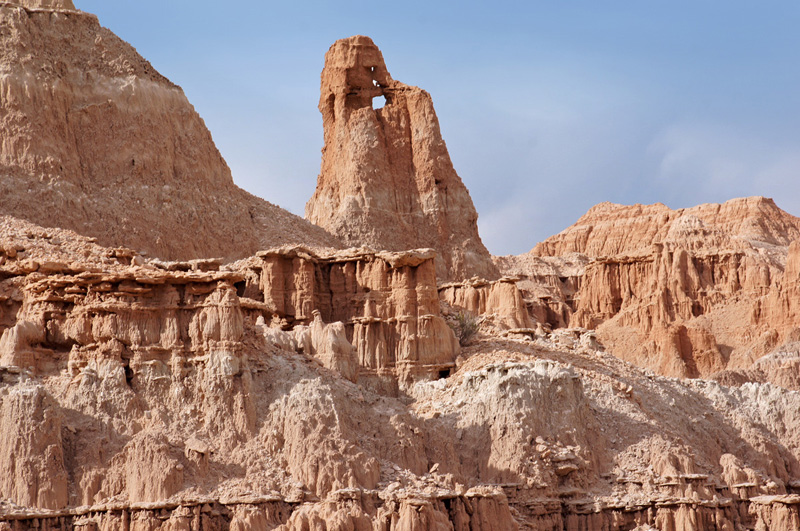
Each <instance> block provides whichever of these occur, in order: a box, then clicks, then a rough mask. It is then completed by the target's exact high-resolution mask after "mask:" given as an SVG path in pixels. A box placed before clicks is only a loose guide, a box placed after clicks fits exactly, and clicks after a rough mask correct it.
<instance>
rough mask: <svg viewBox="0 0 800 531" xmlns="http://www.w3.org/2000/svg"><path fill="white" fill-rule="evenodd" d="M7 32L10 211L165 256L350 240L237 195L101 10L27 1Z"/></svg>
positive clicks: (184, 116) (1, 205) (6, 21)
mask: <svg viewBox="0 0 800 531" xmlns="http://www.w3.org/2000/svg"><path fill="white" fill-rule="evenodd" d="M0 26H2V28H3V31H2V32H0V93H2V95H3V97H2V99H0V137H2V142H0V212H2V213H4V214H10V215H14V216H16V217H18V218H23V219H27V220H30V221H32V222H34V223H37V224H39V225H44V226H51V227H55V226H57V227H66V228H70V229H73V230H75V231H77V232H79V233H81V234H84V235H87V236H93V237H96V238H98V241H99V242H101V243H103V244H105V245H108V246H112V247H113V246H119V245H124V246H127V247H132V248H135V249H138V250H139V251H141V252H148V253H150V254H151V255H153V256H159V257H162V258H165V259H190V258H200V257H209V256H218V257H224V258H228V259H237V258H243V257H245V256H249V255H251V254H252V253H254V252H255V251H257V250H258V249H263V248H266V247H271V246H275V245H282V244H285V243H303V244H305V245H310V246H315V245H316V246H333V247H337V246H339V243H338V242H337V240H336V239H335V238H334V237H332V236H331V235H329V234H327V233H325V231H323V230H322V229H320V228H318V227H315V226H313V225H311V224H310V223H308V222H306V221H304V220H302V219H300V218H299V217H297V216H294V215H293V214H290V213H288V212H286V211H284V210H282V209H280V208H278V207H276V206H274V205H271V204H270V203H268V202H266V201H263V200H261V199H259V198H256V197H254V196H252V195H250V194H248V193H247V192H245V191H243V190H241V189H239V188H238V187H236V186H235V185H234V183H233V179H232V177H231V172H230V170H229V168H228V166H227V164H226V163H225V161H224V160H223V158H222V156H221V155H220V153H219V151H218V150H217V148H216V146H215V145H214V143H213V141H212V139H211V134H210V133H209V131H208V129H206V127H205V124H204V123H203V120H202V119H201V118H200V116H198V114H197V112H195V110H194V108H193V107H192V105H191V104H190V103H189V102H188V101H187V99H186V97H185V96H184V94H183V91H182V90H181V89H180V87H177V86H176V85H174V84H172V83H171V82H169V81H168V80H167V79H166V78H164V77H163V76H162V75H160V74H159V73H158V72H156V71H155V70H154V69H153V67H152V66H151V65H150V63H148V62H147V61H146V60H145V59H143V58H142V57H141V56H140V55H139V54H137V53H136V51H135V50H134V49H133V48H132V47H131V46H130V45H128V44H127V43H125V42H123V41H122V40H120V39H119V38H118V37H117V36H115V35H114V34H113V33H111V32H110V31H109V30H107V29H105V28H103V27H101V26H100V24H99V23H98V20H97V18H96V17H95V16H93V15H90V14H87V13H83V12H80V11H75V9H74V6H73V5H72V2H71V1H69V0H23V1H19V2H10V3H9V2H5V3H3V4H2V5H0ZM199 235H202V236H199Z"/></svg>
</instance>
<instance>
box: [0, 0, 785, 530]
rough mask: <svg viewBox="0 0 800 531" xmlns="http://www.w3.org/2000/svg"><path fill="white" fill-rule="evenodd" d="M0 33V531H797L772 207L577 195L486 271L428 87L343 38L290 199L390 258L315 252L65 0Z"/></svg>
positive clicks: (14, 13) (6, 15)
mask: <svg viewBox="0 0 800 531" xmlns="http://www.w3.org/2000/svg"><path fill="white" fill-rule="evenodd" d="M0 24H2V28H3V29H4V31H0V42H2V43H3V61H2V63H1V64H0V67H1V68H2V69H3V70H2V72H3V75H2V77H0V83H2V88H3V94H4V98H3V101H2V103H0V110H2V112H3V114H2V115H0V127H2V128H4V129H3V134H4V136H3V145H2V148H0V157H2V161H3V171H4V172H5V173H3V175H2V179H0V183H2V186H4V187H6V188H7V190H8V191H10V192H9V193H11V194H12V195H10V196H6V195H4V196H2V197H0V204H5V203H2V202H3V201H5V202H6V203H7V205H8V206H9V208H10V207H13V210H11V211H12V212H14V213H16V214H17V216H16V217H14V216H9V215H3V216H0V531H18V530H29V529H36V530H37V531H50V530H59V531H68V530H75V529H80V530H87V531H88V530H97V529H103V530H109V531H113V530H121V531H122V530H142V531H144V530H146V531H156V530H159V531H179V530H180V531H182V530H186V529H192V530H201V529H205V530H228V529H233V530H237V531H249V530H281V531H295V530H296V531H301V530H303V531H307V530H320V531H321V530H331V529H338V530H364V531H366V530H373V531H378V530H381V531H396V530H422V529H436V530H443V531H444V530H458V531H468V530H470V531H475V530H516V529H530V530H537V531H538V530H541V531H556V530H568V531H588V530H594V529H602V530H609V531H631V530H638V531H647V530H652V529H658V530H660V531H667V530H669V531H676V530H683V531H700V530H703V531H706V530H719V531H735V530H740V529H742V530H751V529H753V530H756V529H757V530H759V531H789V530H792V531H794V530H796V529H798V528H800V431H798V426H800V395H799V394H798V392H797V391H792V390H790V389H791V388H798V387H800V377H798V376H797V374H798V367H800V346H799V345H800V333H798V329H797V323H798V319H800V303H798V301H800V243H798V237H799V236H800V223H798V219H797V218H794V217H793V216H789V215H788V214H786V213H784V212H782V211H780V210H779V209H777V207H775V205H774V203H772V202H771V201H769V200H765V199H762V198H751V199H746V200H735V201H731V202H729V203H726V204H724V205H702V206H700V207H696V208H694V209H686V210H680V211H671V210H669V209H666V207H663V206H659V205H655V206H650V207H642V206H634V207H622V206H614V205H609V204H604V205H599V206H598V207H596V208H595V209H593V210H592V211H590V213H589V214H587V216H585V217H584V218H582V219H581V221H580V222H579V224H578V225H577V226H576V227H574V228H572V229H568V230H567V231H565V232H564V233H562V234H560V235H557V236H556V237H554V238H553V239H551V240H548V241H547V242H544V243H543V244H541V245H540V246H537V248H536V250H535V251H534V253H531V254H529V255H526V256H521V257H500V258H497V259H496V260H495V262H496V264H497V266H498V268H499V269H501V270H503V272H504V274H505V276H503V277H502V278H498V275H496V274H495V273H496V271H495V269H494V266H492V265H491V264H490V263H489V262H488V253H486V251H485V249H484V248H483V247H482V245H481V244H480V240H479V239H478V238H477V231H476V230H475V226H474V208H473V207H472V204H471V201H469V196H468V194H467V192H466V190H465V189H464V187H463V184H462V183H461V182H460V180H459V179H458V177H457V176H456V175H455V173H454V172H453V170H452V166H451V165H450V162H449V159H448V157H447V153H446V150H445V148H444V144H443V142H442V141H441V137H440V135H439V133H438V127H437V126H436V119H435V114H433V109H432V106H431V104H430V98H429V96H428V95H427V94H426V93H424V92H423V91H421V90H419V89H416V88H414V87H408V86H406V85H402V84H400V83H397V82H395V81H393V80H392V79H391V78H390V77H389V75H388V72H386V70H385V66H384V65H383V61H382V58H381V57H380V52H379V51H378V50H377V48H376V47H374V45H373V44H372V43H371V41H369V40H368V39H366V38H364V37H354V38H351V39H347V40H344V41H339V42H338V43H337V44H335V45H334V47H333V48H332V49H331V51H329V57H328V61H326V70H325V72H323V98H322V100H321V110H322V111H323V115H324V119H325V124H326V130H325V134H326V151H325V154H324V156H323V175H321V176H320V186H321V187H320V188H318V190H317V192H318V193H317V194H315V198H314V199H313V200H312V202H311V203H310V207H309V208H310V209H311V210H312V211H315V212H317V214H316V215H318V216H323V215H324V213H326V212H327V215H329V216H331V217H332V218H337V216H339V215H341V217H339V218H337V219H338V220H339V221H338V222H340V223H341V225H339V226H338V228H337V230H336V233H337V234H339V235H342V236H346V237H348V238H349V237H350V236H352V235H354V236H353V237H356V236H357V237H358V240H357V241H358V242H359V243H360V242H361V241H362V240H361V238H365V239H367V240H368V238H372V237H374V238H375V241H377V242H378V243H376V244H374V247H377V248H379V249H380V248H384V249H385V248H390V247H392V246H394V245H397V246H400V247H402V248H394V249H391V250H373V249H368V248H360V247H359V248H351V249H347V250H341V249H340V250H334V249H319V248H316V247H318V246H319V245H323V244H325V243H330V242H333V243H336V242H335V241H333V240H332V239H331V237H330V236H326V234H325V233H324V232H321V229H319V230H317V231H316V232H315V231H314V230H313V229H309V225H308V224H305V223H302V222H300V221H298V220H297V219H294V218H287V217H286V215H285V213H281V212H282V211H279V210H271V208H272V207H270V206H269V205H266V204H264V203H259V202H258V201H255V200H253V199H252V198H249V199H248V198H247V197H244V196H243V195H242V194H243V193H242V192H240V191H237V190H238V189H236V188H235V187H234V186H233V184H232V182H231V181H230V175H229V173H228V172H227V169H226V168H225V167H224V162H223V161H222V160H221V158H219V154H218V153H217V152H216V151H215V150H214V149H213V144H211V142H210V137H209V135H208V132H207V131H206V130H205V128H204V127H203V126H202V122H201V121H200V119H199V118H198V117H197V115H196V113H194V111H193V110H192V109H191V107H190V106H189V105H188V103H186V101H185V99H184V98H183V96H182V94H181V93H180V90H179V89H177V88H176V87H174V86H172V85H171V84H170V83H169V82H168V81H166V80H165V79H163V78H162V77H161V76H159V75H158V74H156V73H155V72H153V71H152V68H151V67H150V66H149V65H148V64H147V63H146V62H145V61H144V60H143V59H141V58H140V57H139V56H138V55H136V54H135V52H133V51H132V49H131V48H130V47H129V46H127V45H126V44H124V43H122V42H121V41H119V40H118V39H116V38H115V37H113V35H111V34H110V33H109V32H107V31H106V30H103V29H102V28H100V27H99V25H98V24H97V21H96V19H94V18H93V17H91V16H90V15H87V14H85V13H81V12H78V11H75V10H74V6H73V5H72V4H71V2H70V0H26V1H24V2H6V3H3V4H0ZM326 83H327V84H326ZM378 95H384V96H386V97H387V100H388V104H387V106H386V107H384V109H382V110H379V111H377V112H375V111H373V110H372V109H371V106H370V105H369V100H370V99H371V98H372V97H374V96H378ZM54 109H55V111H54ZM159 113H160V114H159ZM326 113H327V114H326ZM156 115H158V116H159V117H160V119H159V120H156V119H155V118H154V117H155V116H156ZM6 133H8V134H6ZM362 134H363V135H365V136H359V135H362ZM348 135H349V136H348ZM370 135H372V136H370ZM348 138H355V140H354V141H352V142H351V141H349V140H348ZM364 138H370V139H372V140H371V142H372V143H365V141H364ZM126 150H127V151H126ZM128 157H132V158H131V159H130V160H132V161H133V163H132V164H130V167H129V166H128V163H129V159H128ZM382 157H383V158H382ZM139 164H141V168H142V171H141V172H139V170H138V168H139ZM348 168H349V170H348V171H350V170H352V171H353V172H354V173H353V174H346V175H345V174H340V173H336V172H338V171H339V170H343V169H348ZM398 168H400V169H398ZM402 168H405V169H402ZM373 170H375V172H374V173H375V175H373V173H371V172H373ZM331 172H333V173H331ZM348 175H349V177H348ZM353 175H355V177H354V178H353V179H350V177H352V176H353ZM323 176H326V177H325V178H324V179H323ZM364 176H367V177H368V178H367V177H364ZM328 177H330V178H329V179H328ZM340 178H341V179H340ZM348 179H350V180H348ZM162 185H163V190H162V191H161V192H158V193H159V194H162V195H158V194H156V192H154V190H156V191H158V190H161V189H160V188H159V187H162ZM323 185H324V186H323ZM392 185H396V186H397V187H398V188H396V189H395V188H392V187H391V186H392ZM18 186H22V188H16V187H18ZM340 186H341V187H342V190H345V192H346V193H345V192H343V195H338V191H337V190H339V188H338V187H340ZM167 187H168V188H167ZM347 187H351V188H347ZM26 190H27V193H26V192H25V191H26ZM321 190H322V191H323V192H325V193H324V194H323V193H322V192H321ZM398 190H399V192H398V193H397V194H395V196H394V197H395V199H386V197H390V196H393V194H394V192H395V191H398ZM334 191H337V192H336V193H334ZM112 192H113V193H112ZM81 194H83V195H81ZM153 194H156V195H153ZM236 194H239V195H238V196H237V195H236ZM242 197H244V199H242ZM153 198H156V199H157V200H158V201H161V200H162V199H165V198H166V199H169V201H166V204H165V205H163V206H160V207H158V208H160V209H161V210H159V209H158V208H156V206H154V205H159V203H158V202H157V201H156V200H155V199H153ZM237 198H238V199H237ZM62 200H63V201H64V205H66V206H63V207H62V206H60V203H59V202H60V201H62ZM148 201H149V202H148ZM336 201H341V202H342V203H341V204H342V205H344V206H342V207H341V208H339V206H335V205H338V204H339V203H336ZM170 205H172V206H170ZM259 205H260V206H259ZM348 205H349V206H348ZM173 207H174V208H175V211H176V212H181V213H182V214H181V215H180V216H178V217H177V218H176V217H171V216H172V214H171V213H170V212H171V211H170V209H171V208H173ZM4 208H5V207H4ZM243 208H244V209H245V210H244V212H245V213H247V214H248V215H244V216H243V217H244V220H242V219H241V217H242V216H239V214H237V212H239V213H240V212H241V209H243ZM59 209H60V210H59ZM259 209H261V210H259ZM315 209H316V210H315ZM259 212H260V213H261V214H259ZM123 213H124V215H128V214H130V217H129V218H126V219H128V221H126V222H125V223H128V224H123V225H121V227H122V228H117V227H114V226H113V223H114V222H115V221H116V220H117V218H114V217H113V216H115V215H117V216H122V215H123ZM398 213H400V214H402V215H398ZM90 214H91V215H90ZM96 214H99V215H101V216H112V217H108V218H107V219H106V218H100V219H104V220H105V222H106V225H107V226H100V225H99V222H98V221H97V219H98V218H96V217H95V215H96ZM184 214H185V216H186V217H182V216H184ZM37 216H38V217H37ZM59 216H60V217H59ZM237 216H239V217H237ZM259 216H261V217H259ZM281 216H283V217H281ZM348 216H349V217H348ZM458 216H464V217H463V219H458ZM20 217H27V218H30V219H40V221H41V223H40V224H35V223H32V222H30V221H26V220H24V219H20ZM193 219H196V223H195V222H194V221H192V220H193ZM248 219H249V221H248ZM109 220H110V223H109ZM131 220H133V221H131ZM176 220H177V224H176ZM281 220H283V221H281ZM287 220H288V221H287ZM122 221H124V220H122ZM122 221H120V222H122ZM93 223H94V224H93ZM262 223H272V224H273V226H272V230H274V231H275V232H269V231H266V232H265V231H264V228H263V226H261V225H259V224H262ZM387 223H388V224H387ZM392 223H393V224H392ZM42 224H63V225H65V226H67V227H76V228H77V229H78V230H80V231H83V232H86V233H88V234H92V233H94V231H99V232H96V234H97V235H96V236H95V237H86V236H82V235H79V234H77V233H75V232H73V231H70V230H64V229H61V228H52V227H51V228H46V227H43V226H42ZM259 227H261V228H259ZM123 229H124V230H123ZM390 229H391V230H390ZM189 230H192V231H200V232H197V234H200V235H202V236H203V237H204V238H205V240H204V238H197V237H196V236H197V234H192V236H193V237H192V238H188V239H187V238H186V236H187V234H188V232H187V231H189ZM440 231H441V232H440ZM158 235H161V237H162V239H161V241H158V240H157V236H158ZM406 236H407V237H408V239H407V240H404V239H403V238H405V237H406ZM445 236H446V237H445ZM225 238H229V240H230V241H225V240H224V239H225ZM287 241H291V242H296V241H303V242H304V243H305V244H306V245H271V244H283V243H285V242H287ZM382 241H385V242H388V243H391V245H388V244H387V245H382V244H381V242H382ZM107 242H111V243H113V244H112V245H105V244H106V243H107ZM367 243H371V242H370V241H367ZM125 244H128V245H127V246H126V245H125ZM267 244H270V245H267ZM139 245H141V247H137V246H139ZM422 245H425V246H430V247H433V248H435V249H431V248H420V246H422ZM143 249H144V250H147V251H150V253H149V254H150V255H153V254H158V255H160V256H161V258H154V257H153V256H149V255H145V254H144V253H143V252H142V250H143ZM226 249H227V250H226ZM257 249H258V250H257ZM262 249H267V250H262ZM209 254H211V255H221V256H223V257H225V258H231V257H240V258H242V259H241V260H238V261H236V262H229V263H223V261H222V260H218V259H212V258H209V257H208V255H209ZM245 255H246V257H243V256H245ZM164 256H167V257H171V256H180V257H193V259H190V260H175V261H170V260H165V259H163V257H164ZM437 256H438V257H440V258H443V259H442V260H438V261H436V262H435V260H437V259H436V258H435V257H437ZM473 273H479V274H480V275H481V276H483V277H485V278H486V279H481V278H477V277H473V278H469V279H466V280H465V279H464V278H463V277H464V276H467V275H472V274H473ZM437 275H438V277H439V279H438V280H443V279H446V278H450V279H451V281H450V282H447V283H437ZM454 311H457V312H458V311H462V312H470V313H472V314H473V316H474V318H475V319H476V322H478V323H480V331H479V332H478V333H477V335H475V336H474V337H473V338H472V340H471V342H470V343H468V344H466V345H465V346H464V347H459V345H458V344H457V342H456V339H455V335H454V333H453V332H452V331H451V329H450V328H449V327H448V326H447V324H446V323H447V321H446V319H447V318H448V316H449V315H452V313H453V312H454ZM576 325H580V326H576ZM594 327H597V329H596V330H595V329H594ZM598 340H599V341H598ZM761 354H767V355H765V356H761ZM759 356H761V357H759ZM620 358H622V359H620ZM756 358H757V359H756ZM623 359H629V360H630V361H632V362H633V363H627V362H625V361H623ZM754 360H755V361H754ZM636 365H640V366H644V367H649V368H651V369H655V370H656V371H658V372H660V373H662V374H670V375H679V376H697V375H709V374H711V375H713V376H714V378H715V380H716V381H715V380H701V379H691V380H685V379H679V378H667V377H664V376H660V375H658V374H656V372H654V371H653V370H650V369H647V368H641V367H637V366H636ZM765 382H771V383H765Z"/></svg>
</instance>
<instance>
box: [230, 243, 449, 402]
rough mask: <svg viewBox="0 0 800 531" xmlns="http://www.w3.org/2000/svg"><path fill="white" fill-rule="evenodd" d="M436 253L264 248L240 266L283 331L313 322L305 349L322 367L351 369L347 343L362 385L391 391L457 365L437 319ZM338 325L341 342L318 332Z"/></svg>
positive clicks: (249, 290) (249, 289)
mask: <svg viewBox="0 0 800 531" xmlns="http://www.w3.org/2000/svg"><path fill="white" fill-rule="evenodd" d="M434 256H435V253H434V252H433V251H432V250H430V249H427V250H419V251H406V252H398V253H392V252H380V253H375V252H371V251H362V250H358V249H351V250H348V251H340V252H337V253H335V254H332V255H328V256H320V255H316V254H314V253H312V252H310V251H308V250H307V249H303V248H286V249H275V250H270V251H263V252H260V253H258V260H248V261H246V262H245V263H246V267H247V268H248V271H249V274H247V275H246V278H247V281H246V283H245V287H244V294H245V295H246V296H247V297H249V298H251V299H253V300H256V301H258V302H259V303H261V304H262V306H258V307H259V308H262V307H263V309H264V310H265V311H266V312H267V314H268V316H269V318H270V319H278V320H281V321H283V322H284V324H285V326H287V327H291V326H295V325H310V330H309V334H310V339H311V341H310V343H309V344H310V345H311V346H310V347H309V348H306V349H305V350H306V351H307V352H317V351H320V353H323V354H322V355H323V357H324V358H325V359H327V360H328V363H327V365H331V366H333V365H336V364H339V363H341V364H343V366H349V365H351V363H350V362H349V361H348V357H349V354H347V353H346V350H347V347H346V345H344V344H343V343H342V341H341V340H342V339H345V340H346V341H347V342H350V343H352V345H353V346H354V349H355V357H356V358H355V359H356V360H357V363H358V367H359V368H358V369H357V372H358V379H359V381H361V382H362V383H364V384H368V385H370V384H371V385H376V386H378V388H382V389H385V390H390V389H392V388H393V387H394V386H395V385H396V384H397V382H398V381H399V382H400V383H401V384H406V383H409V382H411V381H413V380H415V379H418V378H421V377H425V378H430V377H433V376H436V375H437V374H438V373H439V372H440V371H449V370H450V369H452V368H453V366H454V360H455V357H456V355H457V353H458V342H457V341H456V339H455V336H454V335H453V331H452V330H451V329H450V327H449V326H448V325H447V324H446V323H445V321H444V319H442V317H441V315H440V314H439V298H438V294H437V290H436V272H435V268H434V263H433V258H434ZM259 311H261V310H259ZM336 322H339V323H342V326H343V328H344V330H343V331H344V332H345V337H344V338H342V337H341V335H339V336H338V337H334V334H335V332H333V331H332V330H330V328H329V327H331V326H333V325H330V324H329V325H327V327H325V328H324V329H323V328H322V326H323V324H324V323H336ZM325 336H327V339H325ZM298 339H299V340H300V341H299V342H300V344H301V345H302V344H303V342H304V341H303V340H302V339H301V338H298ZM324 344H327V346H326V347H323V348H321V347H318V346H316V345H324ZM337 344H338V345H341V347H337V346H336V345H337ZM334 358H336V360H334ZM337 360H338V361H337ZM347 371H348V373H349V374H351V376H352V377H353V378H354V377H355V374H354V373H353V372H352V371H351V370H350V369H348V370H347Z"/></svg>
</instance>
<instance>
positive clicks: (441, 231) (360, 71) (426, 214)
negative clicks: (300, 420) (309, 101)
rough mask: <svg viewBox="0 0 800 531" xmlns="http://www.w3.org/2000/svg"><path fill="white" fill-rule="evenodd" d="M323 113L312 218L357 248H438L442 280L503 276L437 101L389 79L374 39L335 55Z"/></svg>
mask: <svg viewBox="0 0 800 531" xmlns="http://www.w3.org/2000/svg"><path fill="white" fill-rule="evenodd" d="M381 98H385V101H386V104H385V105H384V106H383V107H381V108H377V109H376V108H373V102H374V100H376V99H381ZM319 110H320V112H321V113H322V123H323V128H324V136H325V146H324V148H323V150H322V169H321V171H320V175H319V179H318V181H317V189H316V190H315V192H314V195H313V196H312V197H311V199H310V200H309V201H308V204H307V205H306V218H307V219H309V220H310V221H312V222H314V223H316V224H318V225H320V226H321V227H324V228H325V229H327V230H329V231H330V232H331V233H333V234H335V235H336V236H338V237H339V238H340V239H341V240H342V241H343V242H345V243H346V244H347V245H350V246H355V247H359V246H362V245H366V246H369V247H372V248H375V249H385V250H391V251H402V250H406V249H414V248H418V247H430V248H433V249H435V250H436V251H437V252H438V253H439V255H438V257H437V265H436V273H437V275H438V276H439V278H441V279H454V280H460V279H464V278H469V277H472V276H474V275H478V276H481V277H484V278H490V279H492V278H496V277H497V271H496V269H495V267H494V265H493V264H492V261H491V257H490V255H489V252H488V251H487V250H486V248H485V247H484V246H483V243H482V242H481V239H480V236H479V235H478V226H477V219H478V214H477V212H476V211H475V207H474V205H473V204H472V199H471V198H470V195H469V192H468V191H467V188H466V187H465V186H464V183H463V182H462V181H461V179H460V178H459V176H458V175H457V174H456V172H455V170H454V169H453V164H452V162H451V161H450V156H449V154H448V152H447V147H446V146H445V143H444V140H442V135H441V132H440V130H439V122H438V120H437V118H436V113H435V112H434V109H433V102H432V100H431V97H430V95H429V94H428V93H427V92H425V91H424V90H422V89H419V88H417V87H413V86H409V85H405V84H403V83H400V82H399V81H395V80H394V79H392V77H391V75H390V74H389V71H388V70H387V69H386V65H385V64H384V61H383V56H382V54H381V52H380V50H379V49H378V47H377V46H375V44H374V43H373V42H372V40H371V39H369V38H368V37H363V36H355V37H350V38H348V39H342V40H339V41H336V42H335V43H334V44H333V46H331V48H330V50H328V53H327V54H326V55H325V68H324V69H323V71H322V83H321V94H320V100H319Z"/></svg>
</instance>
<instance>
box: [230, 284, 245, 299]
mask: <svg viewBox="0 0 800 531" xmlns="http://www.w3.org/2000/svg"><path fill="white" fill-rule="evenodd" d="M233 287H234V288H236V295H238V296H239V297H244V292H245V289H247V282H246V281H244V280H242V281H241V282H236V283H235V284H234V285H233Z"/></svg>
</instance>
